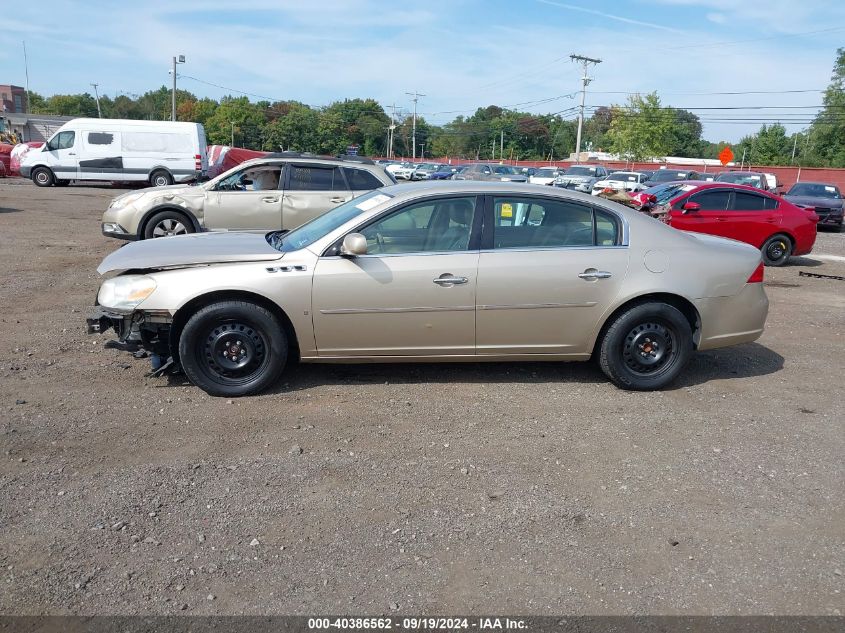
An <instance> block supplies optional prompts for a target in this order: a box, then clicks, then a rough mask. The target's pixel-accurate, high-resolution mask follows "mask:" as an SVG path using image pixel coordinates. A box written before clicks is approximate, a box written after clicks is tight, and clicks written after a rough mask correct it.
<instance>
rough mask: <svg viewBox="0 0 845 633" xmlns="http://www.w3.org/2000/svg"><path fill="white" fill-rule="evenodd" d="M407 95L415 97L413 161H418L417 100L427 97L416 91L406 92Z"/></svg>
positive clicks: (412, 142) (412, 141) (412, 138)
mask: <svg viewBox="0 0 845 633" xmlns="http://www.w3.org/2000/svg"><path fill="white" fill-rule="evenodd" d="M405 94H406V95H408V96H411V97H413V102H414V126H413V131H412V132H411V146H412V147H413V150H412V160H416V159H417V100H418V99H419V98H420V97H424V96H426V95H424V94H421V93H419V92H417V91H416V90H414V91H413V92H406V93H405Z"/></svg>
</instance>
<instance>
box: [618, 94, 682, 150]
mask: <svg viewBox="0 0 845 633" xmlns="http://www.w3.org/2000/svg"><path fill="white" fill-rule="evenodd" d="M612 110H613V118H612V121H611V124H610V130H609V131H608V133H607V136H608V138H609V140H610V148H611V149H612V151H614V152H616V153H618V154H620V155H622V156H627V157H629V158H632V159H633V160H646V159H649V158H654V157H656V156H666V155H667V154H668V153H669V150H670V149H671V148H672V139H673V127H674V125H675V124H674V115H673V112H672V111H671V109H666V108H663V107H662V106H661V105H660V98H659V97H658V96H657V93H656V92H652V93H650V94H647V95H645V96H641V95H632V96H630V97H628V104H627V106H625V107H622V106H616V105H614V106H613V107H612Z"/></svg>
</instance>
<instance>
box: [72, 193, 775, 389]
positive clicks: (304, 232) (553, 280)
mask: <svg viewBox="0 0 845 633" xmlns="http://www.w3.org/2000/svg"><path fill="white" fill-rule="evenodd" d="M98 270H99V272H100V273H118V274H116V275H115V276H112V277H111V278H110V279H108V280H106V281H104V282H103V284H102V286H101V288H100V292H99V297H98V304H99V305H98V310H97V312H96V313H95V314H94V315H92V317H91V318H89V320H88V322H89V331H91V332H102V331H104V330H106V329H108V328H110V327H113V328H114V329H115V330H116V332H117V333H118V336H119V337H120V339H121V340H122V341H123V343H124V344H125V345H126V346H127V347H128V348H130V349H131V348H135V347H137V346H141V347H144V348H145V349H147V350H148V351H149V352H150V353H151V354H152V355H153V361H154V367H156V368H157V371H159V372H165V371H174V370H179V369H181V370H183V371H184V373H185V374H186V375H187V377H188V378H189V379H190V380H191V381H192V382H193V383H194V384H195V385H197V386H199V387H200V388H201V389H203V390H205V391H206V392H208V393H209V394H212V395H217V396H226V397H233V396H242V395H248V394H253V393H256V392H259V391H261V390H263V389H266V388H267V387H269V386H271V385H272V384H273V383H274V382H276V381H277V379H278V378H279V375H280V374H281V372H282V370H283V369H284V367H285V364H286V363H287V361H288V360H290V359H291V358H293V357H295V358H298V359H299V360H301V361H302V362H352V363H356V362H373V361H381V362H402V361H413V362H420V361H438V362H441V361H504V360H528V361H537V360H548V361H576V360H579V361H580V360H588V359H589V358H591V357H595V358H596V359H597V360H598V362H599V364H600V366H601V368H602V370H603V371H604V373H605V374H606V375H607V376H608V378H610V380H612V381H613V382H614V383H615V384H616V385H618V386H619V387H621V388H624V389H641V390H648V389H660V388H662V387H664V386H666V385H668V384H669V383H670V382H671V381H672V380H674V379H675V378H676V377H677V376H678V375H679V374H680V372H681V371H682V369H683V367H684V365H685V364H686V363H687V361H688V360H689V358H690V356H691V355H692V354H693V352H694V351H695V350H707V349H713V348H717V347H724V346H727V345H734V344H738V343H746V342H749V341H753V340H755V339H757V338H758V337H759V336H760V335H761V334H762V332H763V326H764V323H765V320H766V314H767V312H768V299H767V298H766V294H765V291H764V290H763V284H762V279H763V267H762V264H761V262H760V252H759V251H758V250H757V249H755V248H753V247H751V246H748V245H746V244H741V243H739V242H735V241H731V240H726V239H722V238H717V237H712V236H709V235H703V234H693V233H683V232H681V231H678V230H675V229H673V228H671V227H668V226H666V225H664V224H662V223H661V222H658V221H657V220H654V219H652V218H650V217H648V216H647V215H644V214H640V213H637V212H636V211H633V210H632V209H628V208H626V207H623V206H621V205H618V204H616V203H613V202H610V201H607V200H602V199H599V198H595V197H592V196H589V195H585V194H580V193H577V192H573V191H568V190H565V189H556V188H551V187H542V186H534V185H525V184H509V183H503V182H497V183H492V182H489V183H488V182H473V181H444V182H425V181H423V182H420V183H416V184H410V185H402V186H392V187H386V188H384V189H380V190H378V191H374V192H371V193H368V194H365V195H363V196H360V197H358V198H355V199H353V200H351V201H349V202H347V203H346V204H343V205H341V206H339V207H337V208H335V209H333V210H332V211H330V212H328V213H326V214H325V215H322V216H320V217H319V218H317V219H315V220H312V221H311V222H309V223H307V224H304V225H302V226H300V227H299V228H297V229H294V230H293V231H290V232H282V231H276V232H271V233H268V234H267V235H256V234H249V233H224V234H219V233H198V234H192V235H184V236H177V237H169V238H164V239H158V240H149V241H145V242H137V243H132V244H128V245H127V246H125V247H123V248H121V249H119V250H118V251H116V252H115V253H112V254H111V255H109V256H108V257H106V259H105V260H104V261H103V263H102V264H101V266H100V267H99V269H98Z"/></svg>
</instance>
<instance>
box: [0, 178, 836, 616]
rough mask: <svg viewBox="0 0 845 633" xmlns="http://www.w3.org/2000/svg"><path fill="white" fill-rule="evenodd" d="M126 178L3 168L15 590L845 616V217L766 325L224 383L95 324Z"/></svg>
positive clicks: (98, 603)
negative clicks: (627, 372) (179, 369)
mask: <svg viewBox="0 0 845 633" xmlns="http://www.w3.org/2000/svg"><path fill="white" fill-rule="evenodd" d="M116 193H117V192H116V191H115V190H113V189H108V188H95V187H70V188H66V189H55V188H54V189H38V188H36V187H34V186H32V185H31V184H30V183H28V182H24V181H20V180H17V181H16V180H11V179H9V180H6V181H0V262H2V266H3V269H4V270H5V275H4V280H3V283H2V287H0V302H2V312H0V411H2V420H1V421H0V429H1V430H2V445H3V455H2V456H0V529H2V539H0V566H1V570H2V579H0V583H2V584H0V586H2V591H0V612H2V613H5V614H12V613H14V614H46V613H49V614H173V613H187V614H242V613H247V614H313V613H332V612H335V613H350V614H353V613H354V614H378V613H391V612H399V613H405V614H410V613H423V612H425V613H444V614H448V613H450V612H451V613H456V612H462V613H489V612H499V613H522V614H537V615H542V614H561V613H576V614H628V613H649V614H767V613H777V614H819V615H830V614H841V613H845V598H843V593H842V591H843V589H845V577H843V573H845V547H843V545H845V528H843V526H845V512H843V509H844V508H845V504H843V494H842V492H843V490H845V477H843V460H842V456H843V454H845V433H843V428H842V425H843V421H845V411H843V403H842V395H841V389H842V387H843V370H845V360H843V359H844V358H845V355H843V347H845V346H843V341H844V340H845V339H843V333H845V282H843V281H834V280H825V279H811V278H805V277H799V275H798V272H799V271H800V270H806V271H809V272H815V273H821V274H832V275H845V233H838V234H834V233H823V234H821V235H819V239H818V241H817V246H816V252H815V253H814V254H813V255H811V256H808V257H804V258H800V259H798V260H795V261H794V263H793V264H792V265H790V266H787V267H785V268H782V269H768V270H767V271H766V275H767V279H768V281H767V291H768V293H769V298H770V299H771V312H770V316H769V323H768V329H767V331H766V333H765V334H764V336H763V337H762V338H761V339H760V340H759V342H758V343H755V344H750V345H744V346H740V347H736V348H731V349H726V350H720V351H714V352H707V353H702V354H698V355H697V356H696V357H695V358H694V360H693V362H692V363H691V365H690V367H689V368H688V370H687V372H686V374H685V376H684V378H683V379H682V380H681V382H680V383H678V384H677V385H676V387H675V388H673V389H669V390H667V391H664V392H660V393H626V392H623V391H619V390H617V389H615V388H614V387H613V386H611V385H610V384H609V383H608V382H607V381H606V380H605V379H604V377H603V376H602V375H601V374H600V373H599V372H598V371H597V370H596V369H594V368H593V367H592V366H591V365H589V364H484V365H482V364H479V365H471V364H470V365H451V366H450V365H403V366H378V365H365V366H316V365H304V366H299V367H294V368H293V369H291V370H289V371H288V372H287V373H286V375H285V377H284V379H283V381H282V383H281V384H280V385H279V386H278V388H277V389H275V390H274V391H273V392H272V393H267V394H264V395H261V396H258V397H252V398H246V399H240V400H235V401H227V400H225V399H215V398H210V397H208V396H206V395H205V394H203V393H202V392H201V391H199V390H198V389H196V388H194V387H191V386H190V385H187V384H185V383H184V382H182V381H181V380H179V379H173V378H170V379H167V378H155V379H153V378H146V377H145V373H146V372H147V371H148V361H139V360H134V359H132V358H131V357H130V356H128V355H126V354H124V353H121V352H118V351H116V350H111V349H104V347H103V343H104V342H105V341H106V340H107V339H108V338H110V337H108V336H106V337H98V336H88V335H86V334H85V322H84V318H85V316H86V313H87V312H88V310H89V308H90V306H91V305H92V303H93V300H94V297H95V293H96V290H97V287H98V283H99V282H98V277H97V274H96V272H95V267H96V265H97V264H98V263H99V261H100V259H101V258H102V257H103V256H104V255H106V254H107V253H108V252H110V251H111V250H113V249H114V248H116V247H117V246H119V243H118V242H116V241H114V240H110V239H107V238H104V237H103V236H102V235H101V234H100V231H99V219H100V215H101V213H102V211H103V209H104V208H105V206H106V205H107V202H108V199H109V198H110V197H111V196H112V195H115V194H116Z"/></svg>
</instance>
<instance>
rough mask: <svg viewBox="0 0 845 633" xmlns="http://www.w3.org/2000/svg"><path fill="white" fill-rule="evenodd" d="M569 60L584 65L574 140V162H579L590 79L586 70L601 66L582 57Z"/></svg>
mask: <svg viewBox="0 0 845 633" xmlns="http://www.w3.org/2000/svg"><path fill="white" fill-rule="evenodd" d="M569 59H571V60H572V61H574V62H580V63H582V64H583V65H584V76H583V77H581V83H582V88H581V113H580V114H579V115H578V134H577V138H576V140H575V162H576V163H580V162H581V128H582V126H583V125H584V101H585V100H586V98H587V86H588V85H589V84H590V81H592V79H590V77H589V76H588V75H587V68H588V67H589V65H590V64H594V65H595V64H601V60H600V59H594V58H592V57H584V56H583V55H570V56H569Z"/></svg>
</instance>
